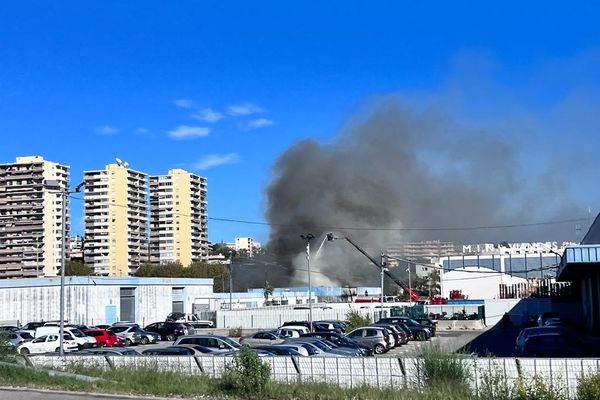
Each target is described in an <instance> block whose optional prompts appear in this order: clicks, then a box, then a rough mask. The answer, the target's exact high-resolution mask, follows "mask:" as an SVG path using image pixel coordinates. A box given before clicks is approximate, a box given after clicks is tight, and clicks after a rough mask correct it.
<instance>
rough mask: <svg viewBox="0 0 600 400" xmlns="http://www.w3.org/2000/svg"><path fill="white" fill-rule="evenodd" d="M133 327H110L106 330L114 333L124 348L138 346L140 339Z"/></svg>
mask: <svg viewBox="0 0 600 400" xmlns="http://www.w3.org/2000/svg"><path fill="white" fill-rule="evenodd" d="M136 329H139V328H136V327H135V326H118V325H117V326H111V327H110V328H108V329H107V330H108V331H109V332H112V333H114V334H115V335H117V336H118V337H120V338H121V339H123V341H124V342H125V346H132V345H134V344H139V343H141V341H142V337H141V336H140V335H139V334H138V333H137V332H136Z"/></svg>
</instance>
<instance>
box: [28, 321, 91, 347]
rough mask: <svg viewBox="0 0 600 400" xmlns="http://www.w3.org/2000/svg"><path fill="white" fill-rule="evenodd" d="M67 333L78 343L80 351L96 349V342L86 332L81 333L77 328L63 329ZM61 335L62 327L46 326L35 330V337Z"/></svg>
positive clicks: (67, 327)
mask: <svg viewBox="0 0 600 400" xmlns="http://www.w3.org/2000/svg"><path fill="white" fill-rule="evenodd" d="M63 330H64V332H65V333H68V334H70V335H71V336H73V339H74V340H75V341H76V342H77V346H78V348H79V349H87V348H90V347H96V340H94V339H93V338H91V337H89V336H87V335H86V334H85V333H84V332H82V331H80V330H79V329H77V328H73V327H69V326H66V327H63ZM50 334H53V335H60V326H56V325H44V326H40V327H39V328H37V329H36V330H35V335H34V336H35V337H38V336H45V335H50Z"/></svg>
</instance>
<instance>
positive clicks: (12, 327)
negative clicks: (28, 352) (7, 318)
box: [0, 325, 33, 336]
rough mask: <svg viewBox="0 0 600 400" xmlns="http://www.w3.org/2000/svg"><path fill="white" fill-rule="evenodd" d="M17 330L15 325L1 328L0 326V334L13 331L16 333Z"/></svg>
mask: <svg viewBox="0 0 600 400" xmlns="http://www.w3.org/2000/svg"><path fill="white" fill-rule="evenodd" d="M18 330H19V327H18V326H15V325H2V326H0V332H14V331H18ZM32 336H33V335H32Z"/></svg>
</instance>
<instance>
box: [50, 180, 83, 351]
mask: <svg viewBox="0 0 600 400" xmlns="http://www.w3.org/2000/svg"><path fill="white" fill-rule="evenodd" d="M83 185H84V182H82V183H80V184H79V185H77V187H76V188H75V190H74V191H70V190H69V188H68V187H65V188H63V187H61V186H60V183H59V182H58V181H56V180H48V181H46V182H45V183H44V186H45V187H46V188H47V189H49V190H55V191H58V192H59V193H60V195H61V197H62V215H61V230H60V231H61V239H62V246H61V254H60V331H59V335H60V337H59V346H60V347H59V350H58V351H59V354H60V355H61V356H62V355H64V339H65V338H64V336H65V259H66V254H65V253H66V251H67V226H66V225H67V198H68V197H69V195H70V194H73V193H78V192H79V191H81V187H82V186H83Z"/></svg>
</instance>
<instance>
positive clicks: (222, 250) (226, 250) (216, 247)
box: [210, 242, 236, 259]
mask: <svg viewBox="0 0 600 400" xmlns="http://www.w3.org/2000/svg"><path fill="white" fill-rule="evenodd" d="M210 254H211V255H213V256H216V255H219V254H223V255H224V256H225V258H229V259H231V258H232V257H235V256H236V251H235V250H234V249H232V248H230V247H227V245H226V244H225V243H222V242H221V243H213V244H212V246H211V249H210Z"/></svg>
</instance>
